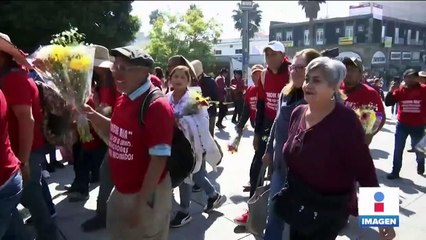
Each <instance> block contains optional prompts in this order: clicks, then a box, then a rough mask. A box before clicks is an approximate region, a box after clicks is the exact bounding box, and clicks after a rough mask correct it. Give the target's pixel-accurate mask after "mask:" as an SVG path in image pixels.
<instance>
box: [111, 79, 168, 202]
mask: <svg viewBox="0 0 426 240" xmlns="http://www.w3.org/2000/svg"><path fill="white" fill-rule="evenodd" d="M152 88H153V86H151V89H152ZM147 93H148V91H147V92H145V93H144V94H142V96H139V97H138V98H136V99H135V100H134V101H132V100H131V99H130V98H129V97H128V96H127V95H122V96H120V97H119V98H118V99H117V104H116V106H115V109H114V112H113V114H112V118H111V129H110V135H109V144H108V146H109V151H108V153H109V161H110V169H111V176H112V181H113V183H114V185H115V187H116V189H117V191H119V192H121V193H128V194H129V193H136V192H139V191H140V189H141V187H142V184H143V181H144V177H145V174H146V171H147V170H148V166H149V163H150V161H151V157H150V154H149V149H150V148H152V147H154V146H156V145H160V144H167V145H170V146H171V144H172V138H173V125H174V114H173V109H172V107H171V106H170V103H169V102H168V101H167V99H166V98H159V99H157V100H155V101H154V102H153V103H151V105H150V106H149V107H148V110H147V112H146V114H145V119H144V120H145V125H144V126H141V125H140V122H139V119H140V108H141V105H142V102H143V99H144V98H145V96H146V95H147ZM166 173H167V171H166V169H165V171H164V173H163V175H162V177H161V180H162V179H163V178H164V176H165V174H166ZM161 180H160V181H161Z"/></svg>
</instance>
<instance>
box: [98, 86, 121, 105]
mask: <svg viewBox="0 0 426 240" xmlns="http://www.w3.org/2000/svg"><path fill="white" fill-rule="evenodd" d="M98 93H99V104H102V103H103V104H106V105H108V106H111V107H114V105H115V101H116V99H117V97H118V92H117V91H116V90H115V88H114V87H109V86H101V87H99V92H98Z"/></svg>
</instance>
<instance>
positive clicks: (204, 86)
mask: <svg viewBox="0 0 426 240" xmlns="http://www.w3.org/2000/svg"><path fill="white" fill-rule="evenodd" d="M198 85H199V86H200V88H201V92H202V94H203V97H209V98H210V100H211V101H215V102H216V101H219V95H218V89H217V85H216V82H215V80H214V78H213V77H211V76H209V75H207V74H205V73H203V76H202V78H201V79H200V80H199V82H198ZM208 112H209V116H216V112H217V110H216V104H212V105H211V107H209V109H208Z"/></svg>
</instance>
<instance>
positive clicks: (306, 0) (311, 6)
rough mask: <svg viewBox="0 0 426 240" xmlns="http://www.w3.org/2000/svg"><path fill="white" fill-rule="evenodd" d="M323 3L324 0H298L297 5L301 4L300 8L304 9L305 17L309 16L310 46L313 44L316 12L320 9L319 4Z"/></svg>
mask: <svg viewBox="0 0 426 240" xmlns="http://www.w3.org/2000/svg"><path fill="white" fill-rule="evenodd" d="M322 3H325V1H315V0H299V6H302V9H303V10H305V14H306V18H309V43H310V45H311V46H314V40H315V38H314V23H313V22H314V19H317V17H318V12H319V10H320V9H321V7H320V4H322Z"/></svg>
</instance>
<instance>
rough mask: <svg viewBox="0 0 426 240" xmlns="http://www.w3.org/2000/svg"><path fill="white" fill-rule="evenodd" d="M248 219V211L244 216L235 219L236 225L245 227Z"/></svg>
mask: <svg viewBox="0 0 426 240" xmlns="http://www.w3.org/2000/svg"><path fill="white" fill-rule="evenodd" d="M248 217H249V211H246V212H245V213H244V214H243V215H241V216H239V217H236V218H235V219H234V223H236V224H238V225H239V226H245V225H246V224H247V220H248Z"/></svg>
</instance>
